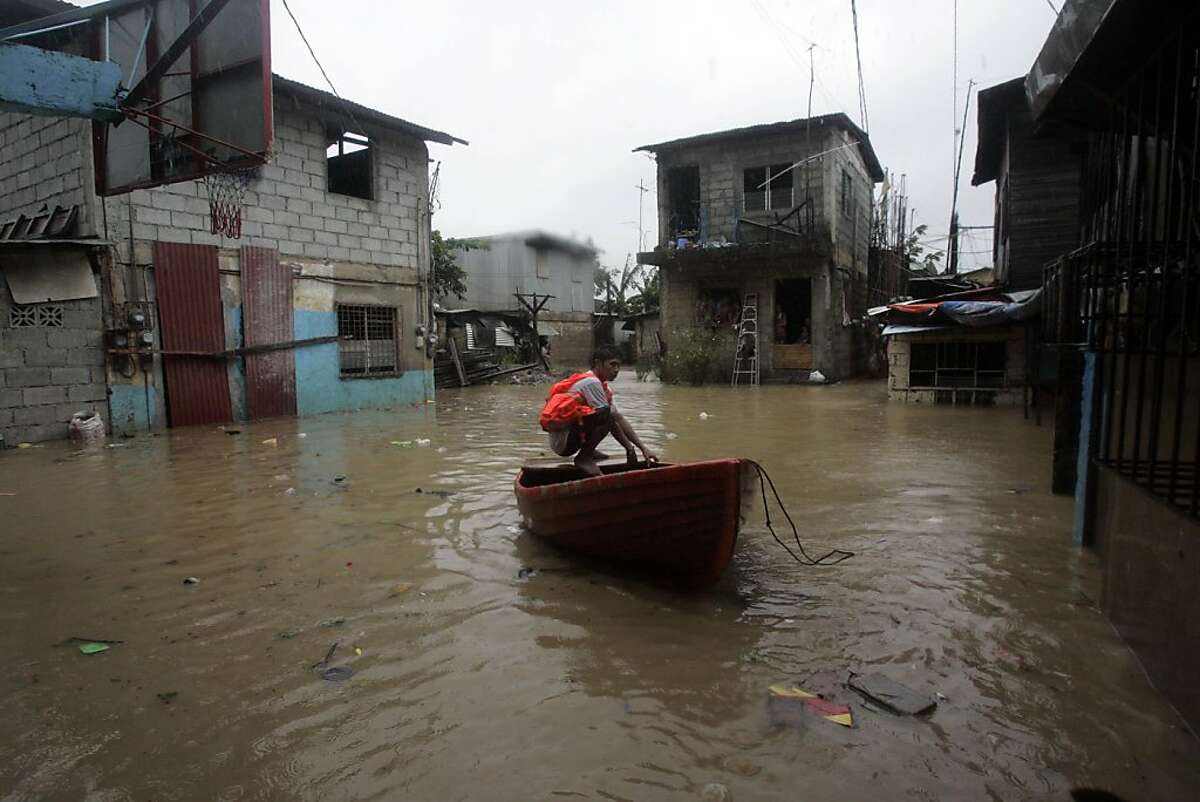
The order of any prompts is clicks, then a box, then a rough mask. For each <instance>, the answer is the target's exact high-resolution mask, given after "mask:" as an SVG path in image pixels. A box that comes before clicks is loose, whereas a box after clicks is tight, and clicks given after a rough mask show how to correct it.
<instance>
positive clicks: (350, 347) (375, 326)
mask: <svg viewBox="0 0 1200 802" xmlns="http://www.w3.org/2000/svg"><path fill="white" fill-rule="evenodd" d="M337 323H338V363H339V368H340V373H341V375H342V376H343V377H349V378H356V377H363V376H386V375H395V374H397V373H398V372H399V370H398V365H397V363H398V359H397V353H398V345H399V343H398V341H397V336H396V309H395V308H394V307H390V306H350V305H344V304H340V305H338V308H337Z"/></svg>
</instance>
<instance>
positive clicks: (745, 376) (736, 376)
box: [729, 292, 758, 387]
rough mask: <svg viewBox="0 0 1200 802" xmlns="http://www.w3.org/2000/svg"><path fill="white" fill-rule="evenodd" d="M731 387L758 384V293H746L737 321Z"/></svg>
mask: <svg viewBox="0 0 1200 802" xmlns="http://www.w3.org/2000/svg"><path fill="white" fill-rule="evenodd" d="M729 383H730V385H731V386H733V387H737V386H738V385H739V384H749V385H752V386H753V385H757V384H758V293H755V292H748V293H746V298H745V300H744V301H743V303H742V317H741V320H739V321H738V333H737V351H736V352H735V353H734V356H733V379H732V380H731V381H730V382H729Z"/></svg>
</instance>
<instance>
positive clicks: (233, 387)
mask: <svg viewBox="0 0 1200 802" xmlns="http://www.w3.org/2000/svg"><path fill="white" fill-rule="evenodd" d="M30 13H33V12H30ZM10 21H11V20H10ZM260 111H261V110H260ZM270 111H271V113H272V117H273V126H272V129H271V130H272V131H273V147H272V157H271V159H270V161H269V162H268V163H266V164H264V165H262V166H260V167H258V168H255V169H253V170H252V171H249V172H247V173H246V174H244V175H243V176H241V177H240V178H241V186H240V187H238V189H239V190H241V192H240V193H239V196H238V197H235V198H234V199H233V201H234V205H235V206H236V207H237V209H238V210H239V212H240V215H241V218H240V232H239V233H240V238H236V239H235V238H230V237H228V236H223V235H221V234H217V233H214V231H215V230H217V226H216V225H215V222H214V217H213V209H212V205H211V200H212V187H211V186H209V185H206V182H205V181H204V180H194V181H193V180H188V181H182V182H177V183H172V184H168V185H165V186H161V187H153V188H147V189H136V190H134V191H132V192H130V193H128V194H124V195H117V196H112V197H102V196H100V195H98V194H97V192H96V190H95V187H96V176H95V170H94V167H93V157H92V148H93V146H94V142H95V138H94V136H93V126H92V124H91V123H90V122H87V121H83V120H79V119H67V118H53V117H39V116H32V115H28V114H24V113H17V112H0V224H5V225H4V226H3V229H2V230H3V232H4V236H3V238H4V239H5V240H7V242H5V244H4V246H3V247H0V339H2V341H3V345H4V348H3V356H4V359H3V361H2V362H0V374H2V378H3V382H0V387H2V388H4V392H3V395H2V396H0V398H2V400H3V402H4V403H3V405H0V437H3V438H4V439H5V440H7V442H8V443H10V444H11V443H17V442H21V441H25V440H40V439H50V438H54V437H61V436H65V434H66V430H67V421H68V420H69V419H70V416H71V414H72V411H73V410H77V409H81V408H85V407H86V408H87V409H88V410H90V411H96V412H99V413H100V414H101V415H102V416H103V417H105V418H106V419H107V420H108V421H111V428H112V430H113V432H129V433H133V432H143V431H150V430H157V429H160V428H162V427H165V426H183V425H195V424H210V425H211V424H224V423H229V422H233V421H240V420H253V419H260V418H269V417H276V416H288V415H311V414H316V413H322V412H332V411H340V410H357V409H367V408H384V407H392V406H398V405H401V404H408V403H418V402H424V401H426V400H429V399H432V397H433V392H434V388H433V361H432V357H433V352H432V344H431V341H430V339H429V338H428V337H427V333H428V332H429V330H430V329H431V327H432V323H431V321H432V316H433V312H432V306H433V301H432V297H431V295H430V283H429V270H430V253H429V232H430V208H429V183H430V181H429V162H430V153H429V147H428V145H427V143H429V142H434V143H439V144H441V145H452V144H455V143H459V144H466V143H465V141H464V140H462V139H459V138H457V137H454V136H451V135H450V134H447V133H444V132H441V131H437V130H434V129H431V128H426V127H424V126H421V125H417V124H415V123H412V122H409V121H407V120H403V119H401V118H399V117H395V116H392V115H390V114H386V113H384V112H381V111H378V110H376V109H372V108H368V107H366V106H363V105H360V104H357V103H352V102H348V101H345V100H343V99H340V98H338V97H336V96H334V95H332V94H329V93H327V92H323V91H321V90H318V89H314V88H312V87H309V86H306V85H304V84H301V83H297V82H295V81H290V80H287V79H285V78H282V77H280V76H278V75H276V76H274V77H273V107H272V108H271V109H270ZM38 221H42V222H40V223H39V222H38ZM47 221H49V222H47ZM227 233H228V232H227ZM47 240H53V242H47ZM31 259H32V260H36V263H37V264H39V265H41V264H46V265H51V263H52V262H54V260H59V261H62V260H67V261H70V262H71V264H72V268H71V269H70V270H69V271H66V272H64V271H62V270H58V271H57V272H56V271H54V270H49V269H47V270H46V271H42V272H41V273H40V274H39V275H41V277H42V280H41V283H40V284H39V285H38V292H44V293H48V294H43V295H42V296H39V297H41V298H42V301H41V302H35V301H31V300H30V296H29V295H28V292H26V289H27V287H26V286H25V284H28V282H25V284H20V285H19V286H18V284H15V283H14V281H20V280H17V279H14V280H9V279H12V276H14V275H15V274H16V271H18V270H24V269H25V268H26V267H27V266H28V265H30V264H33V263H34V262H31V261H30V260H31ZM51 266H52V265H51ZM9 274H12V275H9ZM83 278H86V279H87V282H91V284H88V286H89V287H90V288H91V289H90V290H88V291H87V292H85V293H84V294H82V295H81V294H79V293H80V292H81V291H80V290H79V289H78V288H79V287H80V286H83V284H85V283H87V282H83V283H81V281H82V279H83ZM71 282H74V283H73V284H72V283H71ZM60 285H61V286H60ZM72 293H75V294H74V295H73V294H72ZM47 299H49V300H47ZM55 299H58V300H55ZM41 307H45V309H41ZM51 307H54V308H53V309H51ZM56 321H57V323H56ZM64 322H65V330H63V331H57V330H55V329H56V328H62V327H63V324H64ZM81 327H82V328H83V329H86V331H77V329H81Z"/></svg>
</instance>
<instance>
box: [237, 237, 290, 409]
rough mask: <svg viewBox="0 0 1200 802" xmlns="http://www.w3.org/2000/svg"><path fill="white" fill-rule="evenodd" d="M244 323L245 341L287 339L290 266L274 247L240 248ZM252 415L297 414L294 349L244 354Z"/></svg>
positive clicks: (265, 342)
mask: <svg viewBox="0 0 1200 802" xmlns="http://www.w3.org/2000/svg"><path fill="white" fill-rule="evenodd" d="M241 256H242V259H241V262H242V329H243V331H245V333H246V347H247V348H249V347H252V346H255V345H273V344H276V343H287V342H291V341H292V339H293V336H294V335H293V332H292V306H293V305H292V270H291V268H290V267H286V266H283V265H280V264H279V252H278V251H276V250H275V249H273V248H250V247H246V248H242V253H241ZM246 402H247V406H248V407H249V412H250V417H251V418H252V419H255V420H257V419H259V418H277V417H280V416H283V415H295V414H296V356H295V352H294V351H292V349H290V348H287V349H283V350H278V351H266V352H263V353H258V354H247V355H246Z"/></svg>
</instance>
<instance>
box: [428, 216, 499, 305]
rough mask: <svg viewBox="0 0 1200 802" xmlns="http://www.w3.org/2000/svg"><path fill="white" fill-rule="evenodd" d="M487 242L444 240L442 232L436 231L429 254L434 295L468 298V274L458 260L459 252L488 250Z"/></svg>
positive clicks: (431, 238)
mask: <svg viewBox="0 0 1200 802" xmlns="http://www.w3.org/2000/svg"><path fill="white" fill-rule="evenodd" d="M489 247H490V246H489V245H488V243H487V242H484V241H483V240H477V239H456V238H454V237H447V238H446V239H442V232H440V231H438V230H436V229H435V230H434V232H433V234H432V236H430V247H429V254H430V257H431V259H432V272H433V275H432V279H433V294H434V295H436V296H438V297H441V298H448V297H450V296H451V295H453V296H455V297H457V298H459V299H462V298H465V297H466V296H467V273H466V271H465V270H463V269H462V267H460V266H459V264H458V260H457V259H456V256H455V255H456V253H457V252H458V251H463V252H466V251H475V250H487V249H488V248H489Z"/></svg>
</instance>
